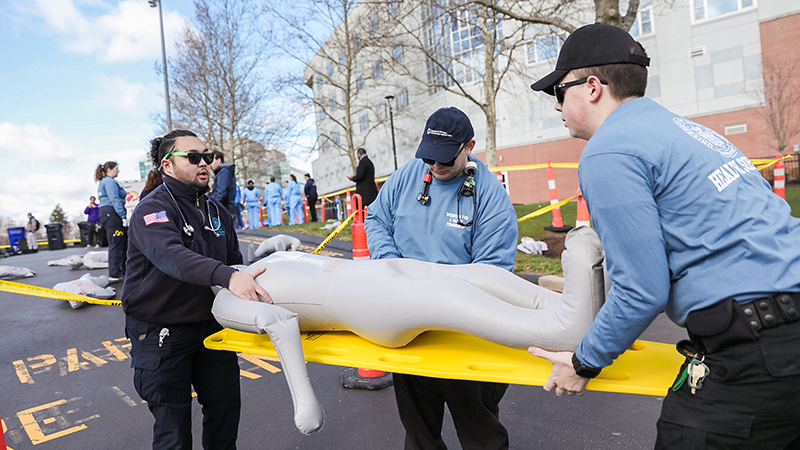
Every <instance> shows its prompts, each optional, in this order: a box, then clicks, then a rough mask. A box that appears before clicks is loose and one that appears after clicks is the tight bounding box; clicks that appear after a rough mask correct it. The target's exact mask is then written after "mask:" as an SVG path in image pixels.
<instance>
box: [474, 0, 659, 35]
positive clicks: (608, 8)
mask: <svg viewBox="0 0 800 450" xmlns="http://www.w3.org/2000/svg"><path fill="white" fill-rule="evenodd" d="M668 1H669V2H672V0H668ZM466 3H471V4H475V5H480V6H482V7H484V8H488V9H491V10H493V11H495V12H497V13H498V14H500V15H501V16H502V17H503V18H507V19H514V20H517V21H520V22H525V23H529V24H536V25H547V26H552V27H555V28H559V29H561V30H564V31H566V32H568V33H571V32H573V31H575V30H576V29H577V28H578V27H579V26H581V25H583V24H584V23H582V22H585V21H582V20H580V18H581V17H582V16H583V13H584V12H585V8H586V6H587V2H586V1H585V0H557V1H551V2H532V1H530V0H505V1H503V2H499V1H498V0H467V2H466ZM620 3H623V4H625V3H627V7H626V11H625V14H622V12H621V11H622V9H621V8H620V6H621V5H620ZM638 11H639V0H628V1H623V2H621V1H620V0H594V21H595V22H599V23H604V24H607V25H614V26H616V27H619V28H622V29H623V30H626V31H627V30H630V28H631V25H633V22H634V21H635V20H636V14H637V12H638Z"/></svg>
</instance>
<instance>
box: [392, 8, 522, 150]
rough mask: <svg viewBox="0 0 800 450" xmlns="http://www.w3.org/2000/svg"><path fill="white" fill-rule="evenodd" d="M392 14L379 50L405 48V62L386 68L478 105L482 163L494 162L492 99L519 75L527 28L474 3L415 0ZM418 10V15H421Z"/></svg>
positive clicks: (394, 60)
mask: <svg viewBox="0 0 800 450" xmlns="http://www.w3.org/2000/svg"><path fill="white" fill-rule="evenodd" d="M403 12H404V13H403V14H395V15H391V16H390V19H391V20H392V22H393V23H392V25H391V26H390V27H387V35H386V36H385V37H384V46H385V47H388V48H390V49H395V48H398V47H402V48H404V51H407V52H408V53H410V54H411V56H410V57H409V58H387V59H388V60H389V61H391V70H392V71H393V72H396V73H398V74H399V75H400V76H402V77H405V78H407V79H411V80H414V81H415V82H417V83H418V84H420V85H422V86H425V87H427V89H428V91H429V94H433V93H435V92H437V91H440V90H445V91H448V92H451V93H454V94H456V95H459V96H461V97H464V98H465V99H467V100H469V101H470V102H472V103H473V104H475V105H476V106H478V107H479V108H480V109H481V111H482V112H483V113H484V116H485V117H486V143H485V148H486V150H485V151H486V162H487V164H488V165H489V166H494V165H496V164H497V95H498V94H499V92H500V91H501V89H502V88H503V82H504V80H505V79H506V78H507V76H508V75H509V74H510V73H512V72H514V71H520V72H521V69H520V68H519V67H517V62H516V61H517V60H519V59H524V58H519V57H518V54H520V53H522V51H523V50H522V49H524V48H525V45H526V40H525V39H523V34H524V32H525V29H526V26H525V25H524V24H523V25H522V26H515V25H518V24H513V23H512V24H511V26H509V24H507V23H504V22H503V21H502V20H501V16H500V14H499V13H498V12H496V11H494V10H492V9H490V8H486V7H484V6H482V5H478V4H476V3H461V2H459V1H451V0H416V1H407V2H405V3H404V8H403ZM420 12H421V15H420Z"/></svg>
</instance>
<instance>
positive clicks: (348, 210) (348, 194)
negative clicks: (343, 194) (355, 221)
mask: <svg viewBox="0 0 800 450" xmlns="http://www.w3.org/2000/svg"><path fill="white" fill-rule="evenodd" d="M352 212H353V206H352V205H351V204H350V189H348V190H347V217H350V214H351V213H352Z"/></svg>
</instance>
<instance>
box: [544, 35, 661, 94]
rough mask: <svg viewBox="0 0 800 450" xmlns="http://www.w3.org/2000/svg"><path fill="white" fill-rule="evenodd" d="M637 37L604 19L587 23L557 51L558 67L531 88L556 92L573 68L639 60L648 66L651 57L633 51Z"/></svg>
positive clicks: (641, 64) (631, 62)
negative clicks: (631, 50)
mask: <svg viewBox="0 0 800 450" xmlns="http://www.w3.org/2000/svg"><path fill="white" fill-rule="evenodd" d="M633 42H634V39H633V37H631V35H630V34H628V32H627V31H625V30H623V29H622V28H617V27H615V26H612V25H605V24H602V23H593V24H591V25H585V26H582V27H580V28H578V29H577V30H575V31H574V32H573V33H572V34H570V35H569V37H568V38H567V40H566V41H564V45H563V46H562V47H561V51H560V52H559V53H558V61H556V70H554V71H552V72H550V73H549V74H548V75H547V76H545V77H544V78H542V79H541V80H539V81H537V82H536V83H533V84H532V85H531V89H533V90H534V91H542V92H545V93H547V94H550V95H555V92H553V86H555V85H556V84H557V83H558V82H559V80H561V79H562V78H564V75H566V74H567V73H569V71H570V70H573V69H581V68H583V67H594V66H604V65H606V64H620V63H623V64H624V63H628V64H638V65H640V66H645V67H647V66H649V65H650V58H648V57H645V56H639V55H632V54H631V52H630V48H631V44H633Z"/></svg>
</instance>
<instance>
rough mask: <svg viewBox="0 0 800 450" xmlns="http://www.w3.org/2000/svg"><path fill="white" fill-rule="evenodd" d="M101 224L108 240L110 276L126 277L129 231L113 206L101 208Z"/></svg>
mask: <svg viewBox="0 0 800 450" xmlns="http://www.w3.org/2000/svg"><path fill="white" fill-rule="evenodd" d="M98 213H99V214H100V223H101V224H102V225H103V228H105V230H106V237H107V238H108V276H109V277H113V278H124V277H125V261H126V258H127V254H128V230H127V229H126V228H125V227H123V226H122V217H120V216H119V214H117V212H116V211H114V207H113V206H101V207H100V211H98Z"/></svg>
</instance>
